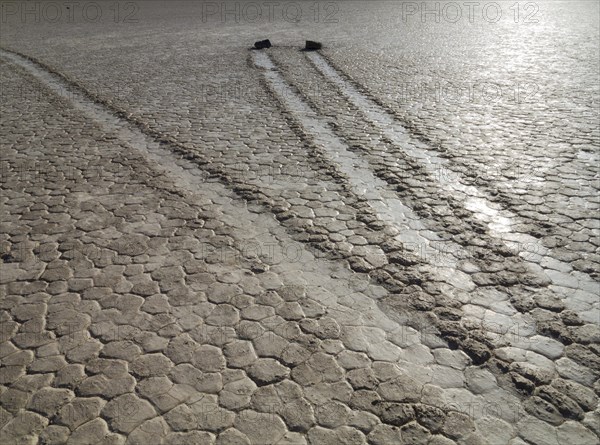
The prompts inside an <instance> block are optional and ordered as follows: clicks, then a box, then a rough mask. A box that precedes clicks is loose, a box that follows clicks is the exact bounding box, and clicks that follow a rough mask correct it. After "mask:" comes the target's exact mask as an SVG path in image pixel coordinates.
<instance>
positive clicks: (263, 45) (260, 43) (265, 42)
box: [254, 39, 273, 49]
mask: <svg viewBox="0 0 600 445" xmlns="http://www.w3.org/2000/svg"><path fill="white" fill-rule="evenodd" d="M272 46H273V45H271V41H270V40H269V39H266V40H260V41H258V42H256V43H255V44H254V48H256V49H266V48H271V47H272Z"/></svg>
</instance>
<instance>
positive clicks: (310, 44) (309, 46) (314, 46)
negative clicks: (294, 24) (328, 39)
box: [304, 40, 323, 51]
mask: <svg viewBox="0 0 600 445" xmlns="http://www.w3.org/2000/svg"><path fill="white" fill-rule="evenodd" d="M321 48H323V44H322V43H320V42H314V41H312V40H307V41H306V46H305V47H304V49H305V50H306V51H318V50H320V49H321Z"/></svg>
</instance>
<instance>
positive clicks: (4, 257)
mask: <svg viewBox="0 0 600 445" xmlns="http://www.w3.org/2000/svg"><path fill="white" fill-rule="evenodd" d="M0 258H2V261H4V262H5V263H15V262H16V261H17V260H16V259H15V257H14V256H12V255H11V254H10V253H5V254H4V255H2V256H1V257H0Z"/></svg>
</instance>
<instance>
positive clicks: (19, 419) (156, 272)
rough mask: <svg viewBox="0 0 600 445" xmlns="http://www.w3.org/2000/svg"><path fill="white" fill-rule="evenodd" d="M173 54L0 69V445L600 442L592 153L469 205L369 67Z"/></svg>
mask: <svg viewBox="0 0 600 445" xmlns="http://www.w3.org/2000/svg"><path fill="white" fill-rule="evenodd" d="M159 9H160V8H159ZM169 26H170V25H169ZM42 29H43V28H42ZM190 33H191V31H184V32H183V34H182V35H180V36H173V37H172V38H171V39H167V40H166V41H159V39H156V38H155V40H154V41H153V43H154V44H155V47H154V48H153V50H152V51H153V54H155V56H156V62H157V63H156V64H152V65H147V64H146V55H145V54H143V53H142V52H139V51H138V52H133V53H128V54H121V55H119V54H118V53H115V52H114V51H112V50H111V49H110V48H108V49H107V48H102V47H98V48H97V50H98V53H97V54H95V55H93V56H92V55H87V56H86V55H83V56H81V57H73V56H72V54H71V55H70V54H69V53H68V51H64V48H65V47H64V42H63V41H62V40H61V39H60V38H59V39H58V40H57V41H56V42H54V43H53V44H52V45H48V46H46V47H44V48H35V47H34V44H33V43H28V42H25V43H21V44H16V43H14V42H12V43H11V44H10V45H6V46H5V47H6V48H7V49H9V50H11V51H2V52H0V59H1V66H0V69H1V79H2V91H3V101H2V125H1V131H2V136H3V137H2V143H1V144H2V145H1V152H2V155H1V156H2V157H1V159H0V162H1V163H2V165H1V171H2V177H1V180H2V196H1V202H2V220H1V222H0V224H1V228H2V230H1V231H0V232H1V234H0V237H1V238H0V254H1V257H2V263H1V264H0V292H1V294H0V323H1V329H0V360H1V367H0V385H1V386H0V442H1V443H44V444H50V443H56V444H58V443H69V444H70V443H73V444H79V443H90V444H91V443H111V444H112V443H114V444H121V443H131V444H136V443H139V444H154V443H164V444H180V443H181V444H183V443H190V444H191V443H194V444H204V443H207V444H209V443H216V444H237V443H240V444H267V443H273V444H329V443H331V444H338V443H339V444H350V443H352V444H354V443H356V444H361V443H365V444H398V443H415V444H451V443H461V444H462V443H464V444H479V443H481V444H488V443H494V444H507V443H510V444H564V443H571V444H595V443H597V442H598V435H599V434H600V429H599V427H598V424H599V420H600V419H599V412H598V394H599V392H600V387H599V386H598V374H599V370H600V359H599V355H600V350H599V348H598V343H599V341H600V328H599V321H600V318H599V317H600V306H599V301H598V261H597V258H598V252H597V250H598V234H599V227H598V219H597V205H598V199H597V189H598V180H597V178H598V172H597V165H596V164H595V162H594V159H595V157H597V154H598V153H597V140H596V139H594V138H595V137H596V136H594V135H595V134H596V135H597V131H596V133H593V131H592V132H591V133H590V132H588V131H584V130H582V132H583V133H585V134H591V136H589V137H588V139H586V137H582V138H583V142H581V144H579V145H577V146H576V147H575V148H574V149H573V150H572V151H568V150H558V148H553V147H554V145H553V144H550V148H549V150H550V153H549V154H548V153H546V154H544V156H545V157H544V159H551V160H552V162H556V165H555V166H553V167H552V168H549V169H547V170H543V171H542V170H541V169H539V168H537V167H534V166H535V165H537V164H535V162H534V161H533V160H532V159H531V158H530V157H528V156H517V155H515V153H512V152H511V150H516V149H514V148H512V146H511V145H509V144H508V145H502V146H501V147H500V146H499V147H495V148H493V150H494V159H495V161H496V162H499V163H505V164H508V163H511V162H512V163H514V159H518V161H519V162H520V163H522V165H519V171H520V172H523V171H526V170H527V169H528V168H529V169H530V170H531V171H533V170H535V175H533V174H531V175H521V176H519V177H516V178H515V177H513V178H510V175H511V174H512V173H511V172H509V171H508V170H509V169H506V168H501V169H499V170H498V171H499V172H501V173H500V174H499V175H500V176H501V177H498V175H496V176H494V177H493V178H491V179H490V178H489V177H487V180H481V179H482V178H481V177H480V175H479V174H478V172H481V171H482V170H481V163H485V162H486V161H485V158H484V157H482V156H483V155H482V154H480V153H476V152H475V151H473V149H472V148H470V146H469V145H468V144H467V142H468V138H466V137H462V136H461V134H462V133H461V131H463V130H462V127H461V126H460V125H459V126H456V127H454V126H452V125H450V126H449V128H450V130H449V132H448V134H443V135H440V134H438V132H436V131H431V129H430V128H427V125H428V122H429V120H428V119H433V120H435V119H436V117H435V116H436V114H435V113H438V112H439V111H436V110H435V109H434V108H435V107H432V108H431V109H427V106H428V105H431V104H428V103H427V102H425V106H426V107H425V108H426V110H427V113H432V115H433V116H434V117H433V118H431V117H427V113H425V117H424V116H420V117H418V118H417V117H415V116H416V115H412V114H411V112H412V111H411V110H410V107H408V108H402V109H400V108H399V107H398V106H397V103H396V102H394V101H393V100H391V97H390V96H389V95H387V94H384V92H383V91H384V90H382V88H384V86H383V85H384V84H379V83H378V82H373V81H371V80H369V79H367V78H368V75H366V74H365V73H367V71H368V68H367V67H368V66H369V64H372V65H373V64H374V65H375V66H376V62H374V60H373V59H371V57H374V56H373V54H372V53H367V55H366V56H365V58H364V59H361V60H356V59H353V60H352V61H350V59H349V54H350V53H346V52H343V51H340V50H333V49H326V50H325V51H323V52H322V53H302V52H299V51H298V50H297V49H295V48H287V47H282V48H277V47H276V48H272V49H270V50H269V51H267V52H262V53H258V52H248V51H246V50H245V49H237V50H236V51H234V52H233V53H232V54H220V55H219V59H218V60H220V62H219V63H216V64H215V63H213V62H211V57H210V52H209V50H207V49H206V48H197V47H195V48H189V47H187V46H186V44H185V38H186V37H189V36H190V35H191V34H190ZM41 34H42V33H41V31H40V35H41ZM132 36H133V37H132V39H133V40H131V42H132V43H131V44H132V45H140V44H141V41H142V40H144V39H146V38H148V36H147V35H144V34H143V33H139V34H137V35H136V34H135V33H134V34H132ZM215 36H216V34H215ZM213 37H214V36H213ZM82 38H89V37H82ZM209 40H210V39H209ZM173 47H175V48H178V49H179V50H181V51H183V50H184V49H185V50H186V51H187V53H186V54H187V55H186V56H185V57H184V56H183V55H181V54H178V55H177V56H173V55H169V54H170V52H172V48H173ZM61 48H62V49H63V51H62V52H61ZM12 51H16V52H12ZM24 56H26V57H31V58H33V59H34V61H33V62H32V61H29V60H28V59H27V58H26V57H24ZM161 58H162V59H161ZM169 58H170V60H171V61H175V62H176V63H170V64H169V63H165V62H166V61H167V60H169ZM161 60H162V63H160V61H161ZM110 61H112V64H113V67H114V70H105V69H102V67H103V66H105V65H106V64H110V63H111V62H110ZM119 61H120V62H121V63H115V62H119ZM38 62H39V63H38ZM142 66H143V67H144V69H143V70H142V69H141V67H142ZM214 71H216V72H217V73H219V74H220V75H223V76H225V75H227V73H230V72H235V73H243V74H242V75H239V74H238V76H239V77H238V78H236V80H235V82H236V83H235V85H239V86H240V87H241V88H242V90H243V91H244V93H243V94H234V95H233V96H232V97H228V96H226V95H225V96H223V95H220V96H219V97H217V98H214V97H213V98H211V100H208V101H207V100H206V97H204V98H202V97H198V96H197V92H198V91H201V90H202V87H203V86H205V85H210V79H211V77H212V76H214V74H213V72H214ZM111 83H117V84H118V85H119V91H118V94H115V91H114V89H110V88H109V87H108V86H109V85H111ZM140 85H144V88H143V89H140V88H139V86H140ZM398 89H400V87H398ZM24 92H25V93H24ZM32 93H34V94H32ZM24 97H25V98H26V99H27V100H23V99H24ZM209 105H210V106H209ZM224 116H229V117H230V118H228V119H224ZM419 119H420V120H419ZM582 122H585V120H582ZM474 125H475V126H476V125H478V124H474ZM581 126H584V124H581ZM581 126H580V127H581ZM390 129H391V130H390ZM528 131H529V130H528ZM453 132H457V133H458V134H459V136H458V138H459V140H461V141H462V142H463V143H462V144H459V145H457V144H455V143H454V142H453V139H452V138H453V137H456V136H455V134H454V133H453ZM423 134H426V135H428V137H427V138H425V137H423ZM527 137H528V136H523V135H522V137H521V139H520V140H521V141H526V140H528V139H527ZM552 137H554V138H556V139H557V144H558V142H560V141H561V140H569V138H570V136H569V135H565V134H562V135H558V134H553V136H552ZM461 138H462V139H461ZM561 138H562V139H561ZM586 141H587V142H586ZM440 147H441V149H440ZM552 150H557V151H556V153H554V152H553V151H552ZM559 153H560V154H559ZM555 154H556V155H555ZM496 155H497V156H496ZM539 155H540V153H537V154H536V153H534V154H532V156H534V157H535V156H539ZM561 156H563V157H565V159H562V158H561ZM528 162H529V164H527V163H528ZM527 165H529V167H527ZM478 166H479V167H478ZM532 166H533V167H532ZM477 168H479V170H477ZM513 173H514V172H513ZM503 175H504V176H503ZM507 175H508V176H507ZM569 184H571V185H573V186H571V185H569ZM571 192H573V193H571ZM559 195H560V196H559ZM565 197H566V198H565ZM565 199H566V200H567V203H566V201H565Z"/></svg>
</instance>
